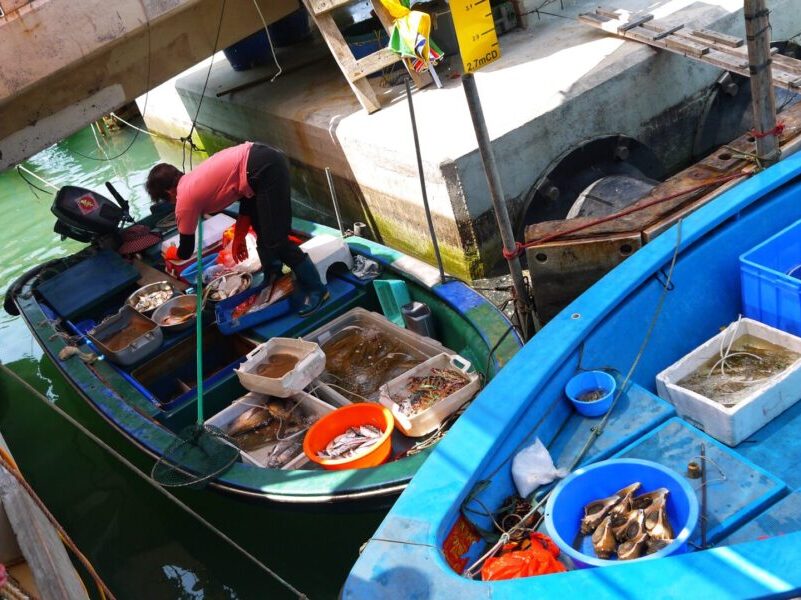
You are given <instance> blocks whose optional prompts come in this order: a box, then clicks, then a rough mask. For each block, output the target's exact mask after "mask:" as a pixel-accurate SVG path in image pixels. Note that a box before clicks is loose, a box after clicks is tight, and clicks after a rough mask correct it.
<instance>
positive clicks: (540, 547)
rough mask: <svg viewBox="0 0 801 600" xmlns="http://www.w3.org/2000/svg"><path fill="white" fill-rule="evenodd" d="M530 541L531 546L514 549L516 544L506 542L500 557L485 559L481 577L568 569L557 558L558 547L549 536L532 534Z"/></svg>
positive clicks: (548, 572)
mask: <svg viewBox="0 0 801 600" xmlns="http://www.w3.org/2000/svg"><path fill="white" fill-rule="evenodd" d="M529 540H530V546H529V547H528V548H526V549H524V550H515V548H518V547H519V544H518V543H511V544H506V545H505V546H504V547H503V548H502V549H501V554H500V556H494V557H490V558H488V559H487V560H486V561H485V562H484V565H483V566H482V567H481V579H482V580H483V581H498V580H500V579H515V578H517V577H533V576H534V575H548V574H550V573H563V572H565V571H567V569H566V568H565V566H564V565H563V564H562V563H560V562H559V561H558V560H557V559H558V558H559V548H558V547H557V546H556V544H554V542H553V540H552V539H551V538H549V537H548V536H547V535H545V534H544V533H532V534H531V536H530V537H529Z"/></svg>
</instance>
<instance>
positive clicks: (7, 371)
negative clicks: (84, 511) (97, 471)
mask: <svg viewBox="0 0 801 600" xmlns="http://www.w3.org/2000/svg"><path fill="white" fill-rule="evenodd" d="M0 371H2V372H3V373H5V374H6V375H8V376H9V377H11V378H12V379H14V380H15V381H16V382H17V383H19V384H20V385H21V386H23V387H24V388H26V389H27V390H29V391H30V392H31V393H32V394H33V395H34V397H35V398H37V399H38V400H40V401H41V402H42V403H44V404H45V405H46V406H47V407H48V408H51V409H53V410H54V411H55V412H56V413H57V414H58V415H60V416H61V417H63V418H64V419H65V420H66V421H67V422H68V423H70V424H71V425H72V426H73V427H75V428H76V429H77V430H78V431H80V432H81V433H83V434H84V435H85V436H86V437H88V438H89V439H90V440H92V441H93V442H94V443H95V444H97V445H98V446H100V447H101V448H102V449H103V450H105V451H106V452H108V453H109V454H110V455H111V456H113V457H114V458H116V459H117V460H118V461H119V462H121V463H122V464H123V465H125V466H126V467H128V468H129V469H130V470H131V471H133V472H134V473H135V474H136V476H137V477H139V478H140V479H143V480H144V481H145V482H147V484H148V485H149V486H150V487H152V488H154V489H155V490H157V491H158V492H159V493H160V494H161V495H162V496H164V497H165V498H167V499H168V500H169V501H170V502H172V503H173V504H175V505H176V506H178V507H179V508H180V509H181V510H183V511H185V512H186V513H187V514H189V515H191V516H192V517H194V518H195V519H196V520H197V521H199V522H200V523H201V524H202V525H204V526H205V527H206V528H208V529H209V531H211V532H212V533H214V534H216V535H217V536H219V537H220V538H221V539H222V540H224V541H225V542H226V543H227V544H229V545H230V546H231V547H232V548H235V549H236V550H237V551H239V552H240V553H241V554H242V555H243V556H244V557H245V558H247V559H248V560H250V561H251V562H252V563H253V564H254V565H256V566H257V567H258V568H259V569H261V570H262V571H264V572H265V573H267V574H268V575H269V576H270V577H272V578H273V579H275V580H276V581H277V582H278V583H280V584H281V585H282V586H284V587H285V588H286V589H288V590H289V591H290V592H292V593H293V594H295V596H297V597H298V598H302V599H307V598H308V596H306V594H304V593H303V592H301V591H300V590H298V589H297V588H295V587H294V586H293V585H292V584H290V583H289V582H288V581H287V580H285V579H284V578H282V577H281V576H280V575H278V574H277V573H276V572H275V571H273V570H272V569H270V568H269V567H268V566H267V565H265V564H264V563H262V562H261V561H260V560H259V559H257V558H256V557H255V556H253V555H252V554H251V553H250V552H248V551H247V550H245V549H244V548H243V547H242V546H240V545H239V544H237V543H236V542H235V541H234V540H233V539H231V538H230V537H229V536H227V535H226V534H224V533H223V532H222V531H220V530H219V529H217V527H215V526H214V525H212V524H211V523H210V522H209V521H207V520H206V519H205V518H203V517H202V516H200V515H199V514H198V513H197V512H195V511H194V510H192V509H191V508H190V507H189V506H187V505H186V504H184V503H183V502H181V501H180V500H178V498H176V497H175V496H173V495H172V494H170V493H169V492H167V490H165V489H164V488H162V487H161V486H160V485H158V484H157V483H156V482H155V481H153V480H152V479H150V477H148V476H147V475H146V474H144V473H142V472H141V471H140V470H139V469H137V468H136V466H135V465H134V464H133V463H131V462H130V461H129V460H128V459H127V458H125V457H124V456H122V455H121V454H120V453H119V452H117V451H116V450H114V448H112V447H111V446H109V445H108V444H106V443H105V442H104V441H103V440H101V439H100V438H99V437H97V436H96V435H95V434H94V433H92V432H91V431H89V430H88V429H86V427H84V426H83V425H81V424H80V423H79V422H78V421H76V420H75V419H74V418H73V417H72V416H70V415H69V414H68V413H67V412H66V411H64V409H62V408H61V407H60V406H58V405H56V404H55V403H53V402H51V401H50V400H49V399H48V398H47V397H46V396H44V394H42V392H40V391H39V390H37V389H36V388H35V387H33V386H32V385H31V384H30V383H28V382H27V381H25V380H24V379H23V378H22V377H20V376H19V375H17V374H16V373H15V372H14V371H12V370H11V369H9V368H8V367H7V366H6V365H5V364H3V363H2V362H0Z"/></svg>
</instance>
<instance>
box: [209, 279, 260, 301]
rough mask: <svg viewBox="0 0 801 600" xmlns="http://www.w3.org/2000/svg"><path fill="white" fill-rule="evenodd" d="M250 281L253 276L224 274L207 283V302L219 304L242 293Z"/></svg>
mask: <svg viewBox="0 0 801 600" xmlns="http://www.w3.org/2000/svg"><path fill="white" fill-rule="evenodd" d="M252 281H253V276H252V275H251V274H250V273H237V272H233V273H225V274H223V275H220V276H219V277H215V278H214V279H212V280H211V281H210V282H209V283H208V285H207V286H206V290H205V294H207V296H206V297H207V298H208V300H209V302H220V301H222V300H227V299H228V298H231V297H232V296H236V295H237V294H239V293H242V292H244V291H245V290H247V289H248V288H249V287H250V284H251V282H252Z"/></svg>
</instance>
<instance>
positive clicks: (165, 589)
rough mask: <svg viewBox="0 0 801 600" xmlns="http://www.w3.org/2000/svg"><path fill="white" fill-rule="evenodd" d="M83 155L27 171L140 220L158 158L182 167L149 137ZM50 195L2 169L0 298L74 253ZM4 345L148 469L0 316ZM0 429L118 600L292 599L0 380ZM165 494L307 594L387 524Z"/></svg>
mask: <svg viewBox="0 0 801 600" xmlns="http://www.w3.org/2000/svg"><path fill="white" fill-rule="evenodd" d="M130 140H131V133H130V132H129V131H121V132H119V133H117V134H115V135H114V137H113V138H112V141H111V142H110V143H109V144H108V148H106V152H107V153H108V155H109V156H115V155H116V154H119V153H120V152H121V151H122V150H124V149H125V148H126V147H127V145H128V143H129V142H130ZM81 155H84V156H102V153H101V152H100V150H99V149H98V147H97V146H96V144H95V140H94V137H93V135H92V133H91V131H90V130H88V129H86V130H83V131H81V132H79V133H77V134H75V135H74V136H72V137H71V138H68V139H67V140H64V141H62V142H60V143H59V144H56V145H54V146H52V147H50V148H48V149H47V150H44V151H43V152H41V153H40V154H38V155H36V156H34V157H33V158H31V159H30V160H28V161H26V162H25V163H24V166H25V167H26V168H27V169H30V170H31V171H33V172H35V173H36V174H37V175H39V176H40V177H42V178H44V179H45V180H47V181H49V182H52V183H53V184H54V185H56V186H62V185H68V184H71V185H80V186H84V187H88V188H90V189H93V190H96V191H98V192H100V193H102V194H104V195H106V194H107V192H106V191H105V188H104V182H105V181H106V180H111V181H112V182H114V184H115V186H117V188H118V189H119V190H120V192H121V193H122V194H123V196H125V197H126V198H128V199H129V200H130V202H131V207H132V214H133V215H134V216H135V217H137V218H138V217H141V216H143V215H144V214H146V212H147V210H148V205H149V200H148V199H147V198H146V195H145V193H144V189H143V184H144V180H145V178H146V176H147V172H148V171H149V169H150V168H151V167H152V166H153V165H154V164H155V163H157V162H160V161H166V162H171V163H173V164H176V165H179V166H180V164H181V148H180V146H179V145H177V144H171V143H167V142H162V141H157V142H154V140H153V139H151V138H150V137H148V136H145V135H140V136H139V137H138V139H137V140H136V141H135V143H134V144H133V146H132V147H131V149H130V151H128V152H126V153H125V154H124V155H123V156H122V157H120V158H119V159H117V160H116V161H114V162H113V163H107V162H100V161H96V160H91V159H88V158H85V157H83V156H81ZM199 158H200V157H196V158H195V163H197V162H199ZM31 180H32V181H34V182H36V183H37V185H39V186H40V187H44V188H46V187H47V186H45V185H44V184H42V183H41V182H37V181H36V180H34V179H32V178H31ZM52 198H53V190H48V191H47V192H42V191H36V190H33V189H32V188H31V187H29V186H28V184H26V183H25V182H24V181H23V180H22V179H21V178H20V177H19V175H18V174H17V172H16V171H14V170H10V171H5V172H2V173H0V210H2V212H3V214H4V217H5V218H4V227H5V231H4V235H3V236H2V238H1V239H0V253H2V256H3V260H2V263H0V300H2V298H3V297H2V294H4V292H5V290H6V288H7V287H8V285H10V284H11V283H12V282H13V281H14V280H15V279H16V278H17V277H18V276H19V275H21V274H22V273H23V272H25V271H26V270H27V269H29V268H30V267H32V266H34V265H36V264H39V263H41V262H42V261H44V260H48V259H51V258H56V257H59V256H65V255H68V254H71V253H73V252H75V251H76V250H78V249H79V248H80V247H81V244H79V243H77V242H73V241H67V242H62V241H61V240H59V238H58V236H57V235H56V234H55V233H53V231H52V227H53V223H54V217H53V216H52V215H51V213H50V204H51V202H52ZM0 340H2V341H0V361H1V362H3V363H4V364H5V365H7V366H9V367H10V368H11V369H12V370H13V371H14V372H15V373H17V374H18V375H20V376H21V377H22V378H23V379H24V380H25V381H27V382H28V383H30V384H31V385H32V386H33V387H34V388H36V389H37V390H39V391H40V392H42V393H43V394H44V395H45V396H46V397H47V398H49V400H50V401H51V402H53V403H55V404H57V405H58V406H59V407H61V408H63V409H64V410H66V411H67V412H68V413H69V414H70V415H71V416H73V417H74V418H76V419H77V420H78V421H80V422H81V423H82V424H84V425H85V426H86V427H87V428H88V429H90V430H91V431H92V432H93V433H95V434H96V435H98V436H99V437H100V438H102V439H103V440H104V441H105V442H106V443H108V444H110V445H111V446H112V447H113V448H114V449H115V450H117V451H119V452H120V453H122V454H124V455H125V456H126V458H128V459H129V460H133V461H134V463H135V464H136V467H137V468H138V469H139V470H140V471H142V472H144V473H149V471H150V466H151V464H150V462H149V461H148V459H147V458H146V457H145V456H144V455H143V454H142V453H140V452H138V451H136V452H134V451H132V446H131V445H130V444H129V443H128V442H127V441H126V440H124V439H123V438H122V436H121V435H120V434H118V433H117V432H116V431H114V430H113V429H112V428H111V427H110V426H109V425H108V424H107V423H106V422H105V421H103V420H102V419H101V418H100V417H99V416H98V415H97V414H96V413H95V412H94V411H93V410H92V409H91V408H89V406H88V405H86V403H85V402H84V401H83V400H82V399H81V398H80V397H79V396H78V394H77V393H76V392H75V391H74V390H73V389H72V388H71V387H70V385H69V384H68V383H67V382H66V380H65V379H64V378H63V377H62V376H61V375H60V373H59V372H58V370H57V369H56V367H55V365H53V364H52V363H51V362H50V360H49V359H47V358H43V357H42V353H41V350H40V349H39V347H38V346H37V345H36V343H35V342H34V341H33V338H32V337H31V335H30V334H29V333H28V331H27V329H26V327H25V325H24V323H23V322H22V321H21V319H19V318H12V317H10V316H9V315H6V314H5V313H1V312H0ZM0 431H2V432H3V435H4V437H5V438H6V440H7V441H8V444H9V446H10V447H11V451H12V453H13V454H14V456H15V458H16V460H17V462H18V463H19V465H20V468H21V469H22V471H23V473H24V474H25V476H26V478H27V479H28V480H29V481H30V483H31V485H32V486H33V487H34V489H35V490H36V491H37V493H38V494H39V495H40V497H41V498H42V500H43V501H44V502H45V504H46V505H47V506H48V508H49V509H50V510H51V511H52V512H53V513H54V515H55V516H56V517H57V518H58V519H59V521H60V522H61V523H62V525H64V527H65V529H66V530H67V532H68V533H69V535H70V536H71V537H72V538H73V539H74V541H75V542H76V543H77V545H78V547H79V548H80V549H81V550H82V551H83V552H84V553H85V554H86V555H87V556H88V557H89V559H90V560H91V561H92V563H93V564H94V566H95V567H96V568H97V569H98V571H99V573H100V575H101V576H102V577H103V579H104V580H105V581H106V583H107V584H108V585H109V587H110V588H111V589H112V591H113V592H114V593H115V594H116V596H117V598H120V599H127V598H137V599H140V598H149V599H150V598H154V599H160V598H165V599H169V598H192V599H199V598H225V599H229V598H283V597H291V594H289V593H288V592H287V590H286V589H285V588H283V587H281V586H280V585H279V584H278V583H276V582H275V581H274V580H273V579H272V578H270V577H269V576H268V575H267V574H266V573H264V572H263V571H262V570H260V569H259V568H258V567H257V566H255V565H254V564H253V563H251V562H249V561H248V560H247V559H246V558H245V557H244V556H243V555H242V554H241V553H239V552H238V551H237V550H236V549H234V548H233V547H231V546H230V545H229V544H228V543H227V542H226V541H225V540H223V539H222V538H220V537H219V536H217V535H216V534H214V533H213V532H212V531H210V530H209V529H207V528H206V527H204V526H203V525H202V524H200V522H199V521H198V520H197V519H195V517H193V516H191V515H190V514H188V513H187V512H185V511H183V510H182V509H181V508H179V507H178V506H176V505H175V504H173V503H172V502H170V501H169V500H168V499H167V498H165V497H164V496H163V495H162V494H161V493H159V491H158V490H156V489H154V487H152V486H151V485H150V484H149V483H148V482H146V481H144V480H143V479H141V478H140V477H139V476H137V475H136V474H134V473H133V472H131V471H130V470H129V469H128V468H127V467H125V466H123V465H122V464H121V463H119V462H118V461H117V460H116V459H115V458H114V457H112V456H111V455H109V454H108V453H106V452H105V451H103V450H101V449H99V447H98V446H96V445H95V443H94V442H92V441H91V440H90V439H88V438H87V437H86V436H85V435H84V434H83V433H81V432H79V431H78V430H76V429H75V428H74V427H73V426H72V425H70V424H69V423H67V422H66V421H65V420H64V419H63V418H62V417H61V416H60V415H58V414H57V413H55V411H53V410H51V409H49V408H48V407H47V406H46V405H45V404H44V403H43V402H41V401H40V400H38V399H37V398H35V397H32V394H31V393H30V392H29V391H28V390H26V389H24V388H23V387H22V386H21V385H20V384H18V383H17V382H14V381H12V380H7V379H6V378H2V377H0ZM175 496H176V497H178V498H180V500H181V501H183V502H185V503H186V504H187V505H189V506H190V507H191V508H192V509H193V510H195V511H197V512H198V513H199V514H201V515H202V516H203V518H205V519H207V520H208V521H209V522H211V523H213V524H214V525H216V526H217V527H219V528H220V529H222V530H223V531H224V532H225V533H226V534H227V535H229V536H231V537H232V538H233V539H234V540H236V542H237V543H239V544H241V545H242V546H244V547H245V548H246V549H247V550H248V551H249V552H251V553H252V554H254V555H255V556H256V557H257V558H258V559H259V560H261V561H262V562H263V563H264V564H266V565H267V566H268V567H269V568H271V569H273V570H274V571H276V572H277V573H278V574H279V575H281V576H282V577H283V578H285V579H286V580H288V581H289V582H290V583H291V584H293V585H294V586H295V587H296V588H298V589H299V590H300V591H302V592H304V593H306V594H308V596H309V597H310V598H333V597H336V595H337V594H338V592H339V588H340V586H341V584H342V582H343V581H344V580H345V577H346V575H347V573H348V571H349V569H350V566H351V565H352V564H353V562H354V561H355V560H356V558H357V555H358V549H359V547H360V545H361V544H362V543H363V542H364V541H365V540H366V539H367V538H368V537H369V536H370V535H371V534H372V532H373V531H374V530H375V528H376V527H377V525H378V523H379V522H380V520H381V518H382V517H383V512H381V511H373V512H367V513H364V512H362V513H352V514H335V515H332V514H322V513H319V512H293V513H289V512H287V511H285V510H284V511H279V510H276V509H274V508H271V507H270V506H268V505H266V504H265V503H263V502H256V501H249V500H247V499H242V500H235V501H232V500H231V498H230V497H229V496H223V495H222V494H221V493H219V492H216V491H214V490H211V489H206V490H202V491H188V490H187V491H179V492H176V493H175ZM232 513H234V514H235V515H236V519H233V518H232Z"/></svg>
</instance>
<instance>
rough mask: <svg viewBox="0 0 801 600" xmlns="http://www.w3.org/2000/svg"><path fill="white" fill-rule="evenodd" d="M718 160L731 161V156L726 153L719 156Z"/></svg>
mask: <svg viewBox="0 0 801 600" xmlns="http://www.w3.org/2000/svg"><path fill="white" fill-rule="evenodd" d="M718 158H719V159H720V160H731V154H729V153H728V152H724V153H723V154H718Z"/></svg>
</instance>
